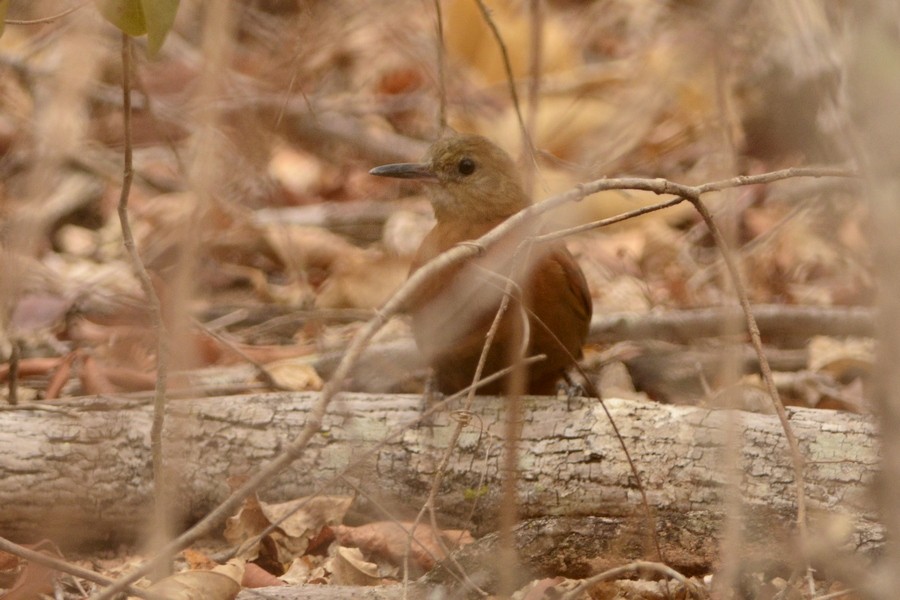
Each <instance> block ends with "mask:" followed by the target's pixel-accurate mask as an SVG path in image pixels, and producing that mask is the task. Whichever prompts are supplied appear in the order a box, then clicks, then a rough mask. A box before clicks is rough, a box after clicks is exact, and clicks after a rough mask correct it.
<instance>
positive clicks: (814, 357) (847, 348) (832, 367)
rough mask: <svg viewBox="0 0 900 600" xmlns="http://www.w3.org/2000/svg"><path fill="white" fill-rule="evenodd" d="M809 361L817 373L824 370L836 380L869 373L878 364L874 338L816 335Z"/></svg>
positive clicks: (813, 339)
mask: <svg viewBox="0 0 900 600" xmlns="http://www.w3.org/2000/svg"><path fill="white" fill-rule="evenodd" d="M808 348H809V358H808V362H807V364H808V365H809V369H810V370H811V371H814V372H820V371H821V372H825V373H828V374H829V375H831V376H832V377H833V378H834V379H835V380H836V381H850V380H852V379H856V378H858V377H860V376H862V375H868V374H870V373H871V372H872V370H873V369H874V366H875V340H873V339H871V338H843V339H837V338H831V337H826V336H821V335H819V336H815V337H813V338H812V339H811V340H810V342H809V345H808Z"/></svg>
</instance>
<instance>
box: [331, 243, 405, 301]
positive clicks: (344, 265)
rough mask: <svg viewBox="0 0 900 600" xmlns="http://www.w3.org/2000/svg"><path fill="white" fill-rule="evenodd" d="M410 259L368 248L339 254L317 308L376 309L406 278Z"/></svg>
mask: <svg viewBox="0 0 900 600" xmlns="http://www.w3.org/2000/svg"><path fill="white" fill-rule="evenodd" d="M408 271H409V260H407V259H403V258H398V257H395V256H387V255H385V254H384V253H382V252H379V251H376V250H370V251H367V252H358V253H354V254H346V255H344V256H341V257H339V258H338V260H336V261H335V262H334V264H333V265H332V273H331V276H330V277H329V278H328V280H327V281H326V282H325V284H324V285H323V286H322V289H321V290H319V294H318V296H317V297H316V306H318V307H320V308H378V307H379V306H381V305H382V304H384V303H385V301H387V299H388V298H390V296H391V294H393V293H394V292H395V291H396V290H397V288H398V287H400V285H401V284H402V283H403V282H404V281H405V280H406V276H407V273H408Z"/></svg>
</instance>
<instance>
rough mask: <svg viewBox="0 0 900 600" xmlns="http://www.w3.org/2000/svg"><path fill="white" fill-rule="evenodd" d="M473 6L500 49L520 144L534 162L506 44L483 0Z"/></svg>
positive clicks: (532, 145)
mask: <svg viewBox="0 0 900 600" xmlns="http://www.w3.org/2000/svg"><path fill="white" fill-rule="evenodd" d="M475 4H477V5H478V10H479V11H481V17H482V18H483V19H484V22H485V24H486V25H487V26H488V29H490V30H491V35H493V36H494V41H496V42H497V47H498V48H499V49H500V57H501V58H502V59H503V69H504V70H505V71H506V81H507V83H508V84H509V97H510V98H511V99H512V102H513V108H514V109H515V111H516V119H518V121H519V129H520V131H521V132H522V142H523V143H524V145H525V148H526V149H527V151H528V160H529V161H534V144H533V143H532V142H531V137H529V135H528V128H526V127H525V120H524V119H523V118H522V107H521V105H520V104H519V92H517V91H516V78H515V76H514V75H513V70H512V63H511V62H510V61H509V52H508V51H507V49H506V43H505V42H504V41H503V36H502V35H500V30H499V29H497V24H496V23H494V19H492V18H491V11H490V10H488V7H487V5H485V3H484V0H475Z"/></svg>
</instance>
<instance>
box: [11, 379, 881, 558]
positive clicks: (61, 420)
mask: <svg viewBox="0 0 900 600" xmlns="http://www.w3.org/2000/svg"><path fill="white" fill-rule="evenodd" d="M316 399H317V397H316V395H315V394H260V395H251V396H240V397H223V398H208V399H199V400H191V401H179V402H177V403H173V404H171V405H170V407H169V416H168V419H167V429H166V431H165V435H166V443H165V444H164V446H165V447H166V448H167V452H169V453H171V456H170V458H169V460H171V461H172V468H173V470H174V471H175V472H177V473H179V475H178V478H179V480H178V481H176V482H172V484H173V488H172V489H177V490H178V492H177V494H176V498H177V503H178V504H179V508H180V509H181V510H182V511H183V515H184V516H185V517H186V518H196V517H198V516H200V515H202V514H204V513H205V511H207V510H209V509H210V508H212V507H213V506H215V505H216V504H217V503H218V502H220V501H221V500H222V499H223V498H224V497H225V496H226V495H227V494H228V483H227V479H228V477H230V476H240V475H243V474H247V473H251V472H253V471H255V470H256V469H258V465H259V464H260V462H263V461H265V460H268V459H269V458H271V457H273V456H274V455H276V454H277V453H278V452H279V449H280V446H281V444H282V442H283V440H287V439H290V438H291V437H292V436H293V434H294V433H295V432H296V431H297V430H298V429H299V428H301V427H303V425H304V423H305V422H306V421H307V419H308V418H309V416H310V414H311V411H312V410H313V407H314V405H315V403H316ZM525 400H526V406H525V416H526V423H525V426H524V429H523V432H522V447H523V449H525V452H524V453H523V456H522V458H521V461H522V465H521V466H522V483H521V485H520V506H521V511H522V515H523V517H525V518H533V517H540V516H543V515H557V516H559V515H562V516H579V515H593V516H603V517H632V516H635V515H637V513H638V492H637V490H636V488H635V487H634V483H633V481H632V477H631V475H630V471H629V470H628V466H627V463H626V461H625V460H624V457H623V456H622V452H621V449H620V448H619V443H618V441H617V440H616V439H615V438H614V437H613V435H612V432H611V430H610V427H609V423H608V422H607V420H606V418H605V417H604V416H603V415H602V411H601V409H600V407H599V406H598V405H596V404H594V403H592V402H589V401H587V400H582V401H573V406H571V407H570V409H568V410H567V407H566V402H565V401H562V400H556V399H547V398H526V399H525ZM47 404H48V405H51V406H52V407H54V408H55V409H56V410H53V411H42V410H40V408H35V407H34V406H31V407H28V406H20V407H15V408H9V409H6V410H3V411H2V412H0V506H3V507H4V510H3V511H2V512H0V535H3V536H5V537H12V538H19V539H22V538H25V537H32V536H35V535H51V536H53V535H54V533H55V534H56V535H55V536H54V537H56V538H57V539H59V540H61V541H64V542H70V543H77V542H79V541H81V542H85V541H98V540H101V539H110V538H119V539H122V538H128V537H132V536H134V535H135V534H137V533H138V532H139V531H140V529H141V527H142V526H143V525H144V523H142V522H141V519H142V516H143V517H144V518H146V517H148V516H149V507H150V497H151V496H150V495H151V469H150V451H149V439H148V436H147V431H148V430H149V423H150V420H151V413H152V411H151V407H150V405H149V404H148V403H147V402H143V401H141V402H138V401H134V400H125V399H103V398H91V399H78V400H73V401H68V402H58V403H47ZM608 405H609V408H610V410H611V411H612V413H613V417H614V418H615V419H616V421H617V423H619V425H620V428H621V429H622V433H623V435H624V437H625V441H626V443H627V444H628V445H629V448H630V449H631V451H632V455H633V457H634V460H635V462H636V464H637V466H638V469H639V470H640V472H641V477H642V479H643V482H644V486H645V487H646V490H647V493H648V496H649V498H650V501H651V503H652V505H653V507H654V509H655V510H656V511H657V512H659V513H660V514H668V515H678V514H680V515H682V517H684V516H685V515H688V514H690V513H693V512H696V511H708V512H709V513H710V514H716V512H717V511H718V510H719V508H720V507H719V504H720V501H721V497H722V491H723V490H722V482H723V480H724V479H723V477H724V475H723V473H722V471H721V466H722V465H721V455H722V453H721V449H720V446H721V444H722V439H721V437H722V433H721V432H722V430H723V424H724V420H725V419H727V418H729V415H730V414H734V415H735V418H737V419H738V421H739V422H738V426H739V427H740V429H741V430H742V431H743V432H744V437H745V442H744V445H743V449H742V456H743V465H742V469H741V470H742V472H743V473H745V476H744V481H743V484H742V495H743V498H744V502H745V505H746V509H747V515H748V518H751V517H753V518H761V517H760V516H761V515H762V516H765V518H766V519H767V520H769V521H767V522H771V523H781V524H782V525H784V524H786V523H789V521H790V519H791V517H792V514H793V512H794V511H795V503H794V500H793V499H792V498H793V493H792V486H793V471H792V468H791V464H790V460H789V457H788V453H787V448H786V444H785V442H784V437H783V433H782V432H781V428H780V425H779V424H778V421H777V420H776V418H775V417H773V416H767V415H756V414H751V413H728V412H725V411H708V410H705V409H699V408H691V407H680V406H667V405H660V404H655V403H652V402H639V401H626V400H609V401H608ZM60 409H62V410H60ZM420 414H421V408H420V399H419V398H418V397H415V396H375V395H363V394H346V395H343V396H341V397H339V399H338V400H337V401H336V403H335V405H334V407H333V410H332V411H331V412H330V413H329V414H328V415H327V416H326V418H325V419H324V421H323V427H322V431H323V433H322V434H319V435H316V436H314V437H313V438H312V440H311V441H310V445H309V447H308V449H307V451H306V452H305V453H304V455H303V456H302V457H301V458H300V459H298V461H297V462H296V464H295V465H294V466H293V468H291V469H287V470H285V471H284V472H283V473H282V474H281V475H280V476H279V477H278V478H277V479H276V480H275V481H274V482H272V483H271V484H270V485H269V486H267V487H266V488H265V489H264V490H263V492H262V496H263V497H264V498H266V499H270V500H276V499H287V498H292V497H296V496H301V495H307V494H311V493H314V492H315V491H317V490H320V489H321V488H322V486H323V485H324V484H326V483H327V482H329V481H331V480H333V479H335V476H337V475H339V474H340V473H343V472H344V471H345V470H346V469H347V468H348V465H349V471H347V473H346V476H347V477H349V478H351V479H352V480H353V481H354V482H355V483H356V485H358V486H360V487H361V488H363V489H366V490H367V493H368V494H369V495H370V496H372V497H374V498H380V499H382V501H383V502H384V503H386V504H388V505H392V506H403V505H407V506H409V507H410V508H411V509H414V507H416V506H420V505H421V503H422V502H423V501H424V496H425V494H426V493H427V490H428V488H429V482H430V481H431V477H432V472H433V469H434V467H435V466H436V464H437V461H438V459H439V457H440V455H441V453H442V452H443V449H444V447H445V445H446V440H447V438H448V437H449V435H450V433H451V430H452V429H453V428H454V427H455V425H456V422H455V421H454V419H453V416H454V415H453V414H452V413H449V412H446V413H441V414H439V415H438V416H437V417H436V418H435V419H434V422H433V423H431V424H430V425H428V426H422V427H420V428H418V429H410V430H409V431H406V432H405V433H404V434H403V435H402V436H400V437H399V438H398V439H397V441H396V442H393V443H390V444H388V445H386V446H385V447H383V448H382V449H381V450H380V451H379V452H378V453H377V454H372V455H370V454H369V452H368V451H369V450H371V449H372V448H374V447H375V446H376V445H377V444H378V443H379V442H380V441H381V440H383V439H385V438H386V437H387V436H388V435H389V434H390V433H391V432H393V431H397V430H398V428H399V429H402V427H403V425H404V424H405V423H408V422H412V421H415V420H416V419H418V417H419V415H420ZM502 414H503V401H502V400H501V399H498V398H478V399H477V400H476V403H475V406H474V410H473V415H472V418H471V420H470V423H469V425H467V427H466V428H465V430H464V431H463V434H462V436H461V438H460V450H459V452H458V453H457V454H456V455H455V456H454V457H453V460H451V461H450V463H449V465H448V468H447V473H446V476H445V482H444V484H443V486H442V488H441V492H440V494H439V495H438V506H437V511H438V515H439V516H440V517H442V518H444V519H445V520H446V522H447V523H453V522H459V520H460V519H463V518H465V515H468V514H470V512H471V511H472V501H473V500H472V499H473V498H475V499H477V502H478V509H477V511H476V515H477V517H476V521H475V523H472V524H466V525H467V526H474V527H475V528H476V529H477V530H480V531H486V530H490V529H493V527H494V526H495V523H496V520H495V519H496V514H497V504H498V501H499V500H500V459H501V451H502V442H501V431H502V426H503V417H502ZM790 419H791V424H792V426H793V427H794V430H795V432H796V433H797V436H798V438H799V440H800V443H801V448H802V450H803V452H804V454H805V455H806V456H807V457H808V467H807V472H806V479H807V481H806V492H807V495H808V499H809V502H810V507H811V509H812V511H813V512H814V513H815V514H818V515H820V516H821V518H817V519H814V520H813V532H814V533H815V532H816V531H817V530H818V529H817V527H819V526H821V527H822V528H824V527H826V526H827V523H828V521H829V520H828V518H826V517H827V516H828V515H832V514H841V515H843V516H844V518H848V519H849V520H850V521H851V522H853V523H854V524H855V527H854V533H853V535H852V536H851V537H850V543H851V544H852V546H853V547H854V548H856V549H860V550H864V551H870V550H872V549H874V548H876V547H879V546H880V545H881V541H882V540H881V538H880V526H879V525H878V524H877V522H876V521H875V519H874V516H873V514H872V510H871V507H870V505H869V498H868V487H869V483H870V481H871V480H872V478H873V476H874V473H875V468H876V463H877V438H876V436H875V429H874V426H873V425H872V423H871V421H870V419H868V418H866V417H862V416H858V415H852V414H847V413H840V412H833V411H821V410H819V411H817V410H794V411H790ZM482 478H483V481H482ZM328 490H329V492H330V493H334V492H336V491H337V492H339V491H341V490H342V488H341V486H340V485H337V484H334V485H330V486H329V487H328ZM344 491H349V490H344ZM398 510H399V509H398ZM635 518H636V519H637V517H635Z"/></svg>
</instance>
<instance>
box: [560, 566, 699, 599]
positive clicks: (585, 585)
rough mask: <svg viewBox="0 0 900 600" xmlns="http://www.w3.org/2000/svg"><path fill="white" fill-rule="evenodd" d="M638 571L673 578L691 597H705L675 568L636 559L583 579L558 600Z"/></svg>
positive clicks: (572, 597) (570, 597) (569, 597)
mask: <svg viewBox="0 0 900 600" xmlns="http://www.w3.org/2000/svg"><path fill="white" fill-rule="evenodd" d="M640 571H649V572H651V573H654V574H656V575H660V576H662V577H666V578H669V579H674V580H675V581H677V582H678V583H680V584H681V585H683V586H684V587H685V589H686V590H687V591H689V592H690V594H691V595H692V596H693V597H695V598H705V597H706V595H705V594H703V592H702V590H701V589H700V588H699V587H698V586H697V584H695V583H694V582H693V581H691V580H690V579H688V578H687V577H685V576H684V575H682V574H681V573H679V572H678V571H676V570H675V569H673V568H671V567H669V566H667V565H664V564H662V563H656V562H649V561H644V560H637V561H634V562H632V563H628V564H627V565H622V566H621V567H615V568H613V569H609V570H606V571H603V572H602V573H599V574H597V575H594V576H593V577H589V578H587V579H585V580H584V581H582V582H581V583H580V584H579V585H578V586H577V587H576V588H575V589H573V590H570V591H569V592H567V593H566V594H565V595H564V596H562V598H561V599H560V600H576V599H577V598H579V597H580V596H581V595H582V594H584V593H585V592H587V591H588V590H589V589H590V588H591V587H592V586H594V585H596V584H598V583H600V582H601V581H609V580H611V579H617V578H619V577H622V576H623V575H629V574H631V573H634V572H640Z"/></svg>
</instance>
